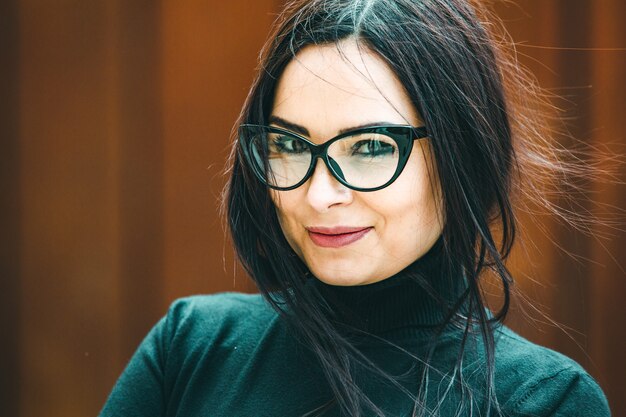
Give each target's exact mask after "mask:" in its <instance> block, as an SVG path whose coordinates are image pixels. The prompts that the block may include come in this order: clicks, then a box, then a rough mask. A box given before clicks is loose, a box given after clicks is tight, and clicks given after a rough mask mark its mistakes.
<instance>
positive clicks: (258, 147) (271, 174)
mask: <svg viewBox="0 0 626 417" xmlns="http://www.w3.org/2000/svg"><path fill="white" fill-rule="evenodd" d="M246 134H247V135H248V143H249V148H248V149H249V154H250V155H249V159H250V162H251V163H252V164H253V166H254V169H255V170H256V171H257V172H258V173H259V174H261V176H262V177H263V179H264V180H265V181H266V182H267V183H268V184H269V185H271V186H274V187H280V188H287V187H291V186H293V185H296V184H297V183H298V182H300V181H301V180H302V179H303V178H304V176H305V175H306V173H307V171H308V170H309V166H310V165H311V150H310V149H309V146H308V144H307V143H306V142H304V141H302V140H300V139H298V138H297V137H295V136H291V135H286V134H283V133H275V132H271V131H267V130H262V129H256V130H249V131H247V132H246Z"/></svg>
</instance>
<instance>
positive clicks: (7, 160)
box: [0, 0, 20, 416]
mask: <svg viewBox="0 0 626 417" xmlns="http://www.w3.org/2000/svg"><path fill="white" fill-rule="evenodd" d="M0 51H2V53H1V54H0V56H1V58H0V148H1V150H0V233H1V236H2V237H1V238H0V334H1V335H2V336H0V404H2V409H3V413H6V415H10V416H17V415H18V412H19V411H18V406H19V396H20V392H19V386H20V374H19V359H20V351H19V334H20V314H19V313H20V307H19V302H20V297H19V287H20V281H19V267H20V265H19V256H20V254H19V247H20V188H19V170H20V168H19V148H20V146H19V131H18V129H19V126H18V120H19V119H18V110H17V103H18V97H19V91H18V85H19V83H18V80H19V27H18V4H17V0H5V1H3V2H2V3H0Z"/></svg>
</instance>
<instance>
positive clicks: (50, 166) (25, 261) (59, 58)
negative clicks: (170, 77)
mask: <svg viewBox="0 0 626 417" xmlns="http://www.w3.org/2000/svg"><path fill="white" fill-rule="evenodd" d="M104 4H105V2H104V1H100V2H83V1H78V0H64V1H57V2H40V1H36V0H23V1H21V2H20V20H19V22H20V38H21V44H20V67H21V73H20V98H19V113H20V117H19V123H20V146H21V155H20V168H21V169H20V175H19V178H20V188H21V194H22V195H21V207H22V209H21V224H22V235H21V236H22V237H21V246H20V269H21V281H20V282H21V298H20V305H21V312H20V314H21V316H22V321H21V326H22V328H21V337H20V339H19V340H20V345H21V360H20V370H21V371H20V372H21V384H20V392H21V400H20V404H21V415H22V416H41V415H46V416H74V415H76V416H77V415H89V414H92V415H93V414H95V413H96V412H97V404H98V403H99V402H100V401H101V392H102V391H103V390H108V389H110V386H105V385H108V383H107V376H108V378H110V373H111V371H110V368H111V363H115V362H116V358H115V352H116V345H117V343H116V338H115V334H116V333H115V329H116V328H117V327H118V323H116V322H115V321H114V320H111V317H115V315H116V310H119V303H118V299H117V293H118V288H117V287H116V285H115V284H116V282H117V276H118V268H117V265H118V253H119V248H118V246H119V244H118V227H119V224H118V222H117V216H116V211H117V204H116V203H117V187H118V184H117V183H118V180H117V172H115V169H114V167H115V165H114V164H111V158H113V159H115V158H116V157H117V156H116V155H115V141H116V136H115V132H114V131H112V130H110V128H109V125H108V122H109V120H110V119H111V114H110V112H111V111H112V109H111V108H110V106H109V105H110V98H109V94H110V93H109V90H110V89H114V88H115V85H114V83H113V81H112V80H111V78H110V77H109V70H108V67H107V59H108V52H107V51H108V49H107V39H108V36H109V33H108V32H107V30H108V23H109V22H108V21H107V17H110V16H109V15H108V14H107V9H106V7H105V6H104Z"/></svg>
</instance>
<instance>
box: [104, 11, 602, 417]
mask: <svg viewBox="0 0 626 417" xmlns="http://www.w3.org/2000/svg"><path fill="white" fill-rule="evenodd" d="M477 13H478V11H477V10H476V9H475V8H474V7H473V6H472V5H471V4H470V3H469V2H467V1H464V0H420V1H416V0H364V1H358V0H308V1H296V2H293V3H291V4H289V5H288V6H287V7H286V9H285V11H284V12H283V14H282V15H281V17H280V18H279V19H278V21H277V24H276V29H275V33H274V34H273V35H272V36H271V38H270V41H269V42H268V44H267V45H266V47H265V49H264V52H263V57H262V62H261V67H260V70H259V72H258V76H257V78H256V80H255V82H254V84H253V86H252V89H251V92H250V94H249V97H248V100H247V102H246V104H245V106H244V109H243V112H242V115H241V118H240V124H239V127H238V130H237V132H238V134H237V140H236V141H235V144H234V148H233V149H234V151H233V156H232V169H231V170H230V171H229V173H230V182H229V184H228V187H227V190H226V193H225V201H226V204H227V215H228V221H229V226H230V230H231V233H232V237H233V241H234V243H235V247H236V250H237V253H238V255H239V258H240V260H241V262H242V264H243V265H244V267H245V268H246V269H247V271H248V272H249V273H250V276H251V277H252V278H253V279H254V280H255V282H256V283H257V286H258V288H259V290H260V292H261V294H260V295H245V294H238V293H222V294H215V295H211V296H200V297H191V298H186V299H183V300H179V301H177V302H176V303H174V304H173V305H172V307H171V309H170V311H169V312H168V314H167V315H166V317H164V318H163V319H162V320H161V321H160V322H159V323H158V324H157V325H156V326H155V328H154V329H153V330H152V331H151V333H150V334H149V335H148V336H147V338H146V339H145V340H144V342H143V343H142V344H141V346H140V347H139V349H138V351H137V352H136V354H135V355H134V357H133V359H132V360H131V362H130V364H129V365H128V367H127V369H126V370H125V372H124V373H123V375H122V376H121V378H120V379H119V381H118V383H117V385H116V386H115V388H114V390H113V392H112V394H111V396H110V398H109V400H108V402H107V403H106V405H105V407H104V409H103V411H102V413H101V415H102V416H113V415H123V416H159V415H167V416H170V415H172V416H173V415H179V416H207V415H211V416H313V415H320V416H321V415H344V416H362V415H377V416H469V415H502V416H529V415H533V416H548V415H567V416H576V415H589V416H608V415H609V414H610V413H609V409H608V405H607V403H606V399H605V397H604V395H603V393H602V391H601V389H600V388H599V387H598V385H597V383H596V382H595V381H594V380H593V379H592V378H591V377H590V376H589V375H588V374H587V373H586V372H585V371H584V370H583V369H582V368H581V367H580V366H579V365H578V364H576V363H575V362H573V361H572V360H570V359H568V358H566V357H564V356H562V355H560V354H558V353H556V352H553V351H551V350H548V349H546V348H542V347H539V346H537V345H534V344H532V343H530V342H529V341H527V340H525V339H523V338H522V337H520V336H518V335H516V334H515V333H513V332H512V331H511V330H509V329H508V328H506V327H505V326H503V325H502V324H501V322H502V320H503V319H504V317H505V315H506V312H507V309H508V305H509V294H510V285H511V282H512V277H511V276H510V274H509V272H508V270H507V268H506V267H505V265H504V260H505V259H506V257H507V256H508V254H509V251H510V249H511V246H512V244H513V241H514V237H515V222H514V217H513V211H512V204H511V197H512V193H513V192H514V191H515V190H516V189H517V187H520V185H519V184H520V181H521V178H522V177H521V175H520V173H522V172H523V170H524V169H527V168H528V167H529V165H528V162H529V161H533V157H534V156H536V155H533V154H532V152H531V151H532V148H530V147H529V146H528V145H527V143H530V142H529V141H530V140H531V139H532V135H533V134H535V133H536V132H537V124H536V119H533V117H532V115H531V116H528V115H527V114H526V113H522V112H521V111H520V110H519V109H520V108H519V107H516V106H515V105H516V97H515V96H514V95H512V94H505V91H510V92H514V91H516V90H514V89H513V88H511V86H513V87H514V86H515V84H514V83H515V81H516V80H515V79H513V80H509V81H507V82H508V83H510V84H505V82H504V81H503V77H502V74H503V73H505V72H507V73H509V74H508V75H514V73H512V72H511V69H515V67H514V66H511V67H507V65H508V64H507V61H506V59H505V58H504V56H503V55H502V54H501V53H500V52H498V50H497V49H496V46H495V43H494V41H493V40H492V38H491V37H490V35H489V34H488V33H487V31H486V29H485V27H484V25H483V23H481V22H482V18H481V17H479V15H478V14H477ZM520 120H523V122H524V123H520ZM521 125H524V128H525V129H526V130H524V129H521V128H520V126H521ZM525 143H526V145H525ZM496 227H499V228H500V230H499V233H500V235H501V238H500V242H499V245H498V244H497V243H496V238H495V237H494V236H493V232H492V229H491V228H496ZM487 271H490V272H491V273H492V275H494V276H496V277H497V278H499V279H500V281H501V284H502V290H503V294H504V305H503V307H502V308H501V309H500V311H498V312H496V313H491V312H490V310H488V309H487V308H486V305H485V300H484V297H483V294H482V292H481V289H480V283H481V278H482V277H483V276H484V275H485V273H486V272H487ZM482 279H484V278H482Z"/></svg>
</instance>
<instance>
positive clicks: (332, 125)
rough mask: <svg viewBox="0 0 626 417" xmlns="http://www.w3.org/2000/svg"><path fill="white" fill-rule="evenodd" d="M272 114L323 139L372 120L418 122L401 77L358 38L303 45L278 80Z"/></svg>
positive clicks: (401, 122)
mask: <svg viewBox="0 0 626 417" xmlns="http://www.w3.org/2000/svg"><path fill="white" fill-rule="evenodd" d="M272 115H273V116H277V117H280V118H281V119H283V120H287V121H289V122H291V123H293V124H297V125H299V126H302V127H305V128H306V129H307V130H308V131H309V132H310V134H311V136H312V137H320V138H324V137H325V138H328V137H331V136H334V135H336V134H337V133H338V132H340V131H342V130H346V129H349V128H351V127H353V126H361V125H365V124H368V123H372V122H386V123H397V124H412V125H414V126H416V125H419V117H418V115H417V112H416V110H415V108H414V106H413V105H412V103H411V100H410V98H409V97H408V95H407V93H406V91H405V89H404V87H403V85H402V83H401V82H400V80H399V79H398V78H397V76H396V75H395V74H394V73H393V71H392V70H391V69H390V68H389V66H388V65H387V64H386V63H385V62H384V61H383V60H382V59H381V58H380V57H379V56H378V55H377V54H375V53H373V52H371V51H370V50H369V49H367V48H365V47H364V46H363V45H361V46H358V45H357V43H356V41H353V40H350V41H344V42H341V43H339V44H338V45H335V44H328V45H314V46H308V47H306V48H304V49H302V50H301V51H300V52H299V53H298V54H297V55H296V57H295V58H294V59H293V60H292V61H291V62H290V63H289V64H288V65H287V67H286V68H285V70H284V72H283V73H282V75H281V76H280V78H279V81H278V84H277V87H276V92H275V97H274V106H273V108H272Z"/></svg>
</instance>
